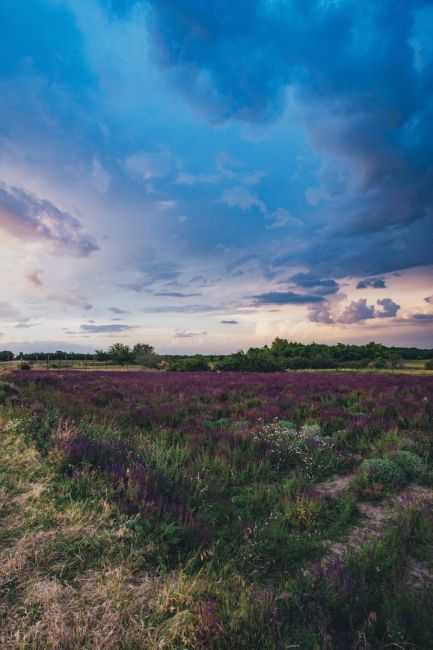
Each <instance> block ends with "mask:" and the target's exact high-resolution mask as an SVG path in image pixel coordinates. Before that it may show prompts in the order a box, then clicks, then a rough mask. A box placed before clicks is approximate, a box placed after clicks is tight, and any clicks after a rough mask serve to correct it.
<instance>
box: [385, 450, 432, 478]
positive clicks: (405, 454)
mask: <svg viewBox="0 0 433 650" xmlns="http://www.w3.org/2000/svg"><path fill="white" fill-rule="evenodd" d="M389 457H390V459H391V460H392V461H393V462H394V463H396V464H397V465H398V466H399V467H400V468H401V469H402V470H403V472H404V473H405V474H406V476H407V478H408V479H409V480H411V481H423V480H424V479H425V478H426V477H427V473H428V468H427V465H426V463H425V461H424V460H423V459H422V458H421V457H420V456H419V455H418V454H415V453H414V452H412V451H406V450H404V449H400V450H399V451H395V452H393V453H392V454H390V455H389Z"/></svg>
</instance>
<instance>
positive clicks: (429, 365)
mask: <svg viewBox="0 0 433 650" xmlns="http://www.w3.org/2000/svg"><path fill="white" fill-rule="evenodd" d="M425 369H426V370H433V359H429V360H428V361H426V362H425Z"/></svg>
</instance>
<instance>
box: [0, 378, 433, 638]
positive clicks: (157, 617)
mask: <svg viewBox="0 0 433 650" xmlns="http://www.w3.org/2000/svg"><path fill="white" fill-rule="evenodd" d="M0 399H1V402H2V406H1V436H2V458H1V463H2V465H1V468H2V474H1V476H2V478H1V481H2V485H1V489H2V492H1V494H2V518H1V534H2V541H3V551H2V555H3V557H2V562H3V564H2V566H3V569H2V570H1V585H2V594H3V595H2V605H1V608H0V616H1V617H2V621H1V623H2V625H1V629H2V632H1V633H0V639H1V643H2V647H11V648H12V647H22V648H34V647H37V648H45V647H50V648H51V647H52V648H82V647H86V648H87V647H88V648H100V647H101V648H102V647H108V648H271V649H272V648H275V649H279V648H293V647H296V648H312V649H313V648H314V649H315V648H366V649H367V648H384V647H392V646H393V647H402V648H429V647H433V623H432V620H431V610H432V606H433V563H432V548H433V489H432V485H433V377H429V376H413V375H400V374H397V373H395V374H383V375H375V374H372V375H367V374H365V375H359V374H351V373H344V374H311V373H302V372H299V373H263V374H261V373H234V372H233V373H230V372H221V373H212V374H211V373H200V372H195V373H192V372H191V373H170V372H79V371H65V372H61V371H54V372H53V371H46V372H45V371H35V370H32V371H21V372H13V373H10V374H9V375H7V376H4V377H3V380H2V382H1V384H0ZM17 639H18V642H19V645H18V646H17Z"/></svg>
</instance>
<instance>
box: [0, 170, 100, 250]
mask: <svg viewBox="0 0 433 650" xmlns="http://www.w3.org/2000/svg"><path fill="white" fill-rule="evenodd" d="M0 230H3V231H4V232H6V233H8V234H10V235H12V236H13V237H16V238H17V239H19V240H20V241H22V242H25V241H29V242H32V241H41V242H46V243H47V244H51V245H52V246H53V248H54V250H56V251H59V252H61V253H62V254H66V255H72V256H74V257H87V255H90V253H93V252H94V251H96V250H98V246H97V245H96V243H95V242H94V240H93V239H92V238H91V237H89V236H88V235H86V234H84V233H83V232H82V228H81V223H80V221H79V220H78V219H77V218H76V217H74V216H72V215H71V214H70V213H69V212H64V211H62V210H60V209H59V208H58V207H57V206H55V205H54V204H53V203H51V201H47V200H45V199H40V198H38V197H37V196H35V195H34V194H31V193H30V192H27V191H26V190H24V189H22V188H19V187H9V186H8V185H5V184H4V183H1V182H0Z"/></svg>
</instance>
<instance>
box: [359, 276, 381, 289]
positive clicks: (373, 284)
mask: <svg viewBox="0 0 433 650" xmlns="http://www.w3.org/2000/svg"><path fill="white" fill-rule="evenodd" d="M356 288H357V289H386V282H385V279H384V278H366V279H365V280H360V281H359V282H358V284H357V285H356Z"/></svg>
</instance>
